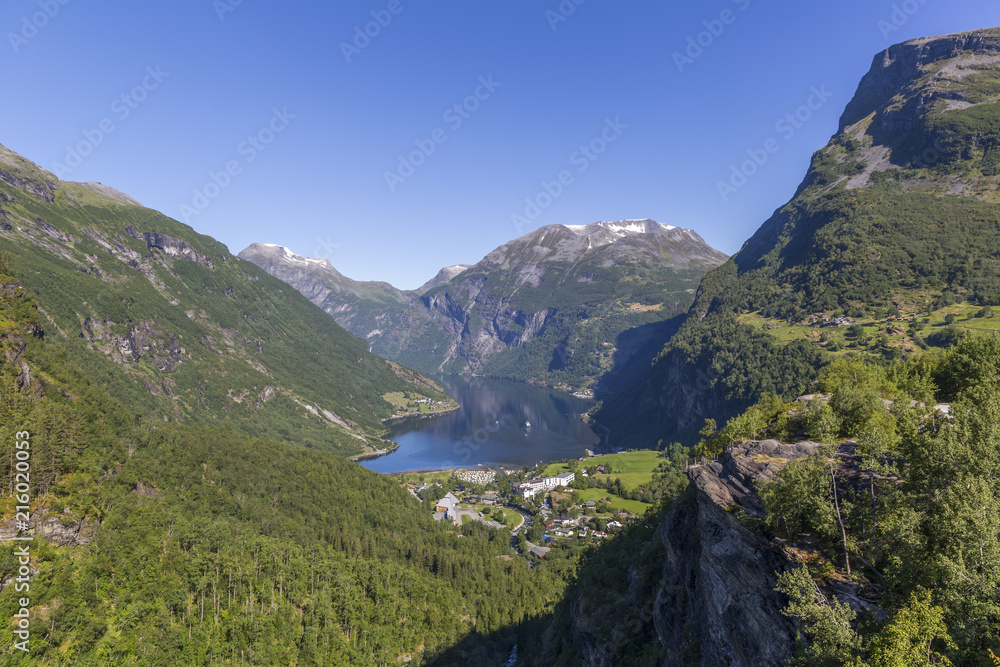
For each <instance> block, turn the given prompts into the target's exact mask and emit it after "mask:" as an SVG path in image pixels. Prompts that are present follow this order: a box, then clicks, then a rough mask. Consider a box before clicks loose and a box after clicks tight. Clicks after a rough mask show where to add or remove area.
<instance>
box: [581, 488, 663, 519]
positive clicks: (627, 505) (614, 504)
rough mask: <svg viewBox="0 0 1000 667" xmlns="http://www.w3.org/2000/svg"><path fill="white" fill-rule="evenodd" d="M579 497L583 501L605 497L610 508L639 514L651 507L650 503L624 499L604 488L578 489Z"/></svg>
mask: <svg viewBox="0 0 1000 667" xmlns="http://www.w3.org/2000/svg"><path fill="white" fill-rule="evenodd" d="M580 498H581V499H582V500H583V502H586V501H588V500H595V501H596V500H600V499H601V498H607V499H608V500H610V501H611V509H615V510H624V511H626V512H631V513H632V514H638V515H639V516H642V515H643V514H645V512H646V509H648V508H650V507H652V505H650V504H648V503H643V502H639V501H638V500H624V499H622V498H619V497H618V496H616V495H615V494H613V493H608V492H607V491H605V490H604V489H584V490H583V491H580Z"/></svg>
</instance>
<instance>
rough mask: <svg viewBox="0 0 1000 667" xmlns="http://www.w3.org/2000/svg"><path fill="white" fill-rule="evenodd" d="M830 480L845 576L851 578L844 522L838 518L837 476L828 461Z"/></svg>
mask: <svg viewBox="0 0 1000 667" xmlns="http://www.w3.org/2000/svg"><path fill="white" fill-rule="evenodd" d="M830 479H832V480H833V506H834V507H835V508H836V509H837V523H839V524H840V537H841V539H843V540H844V563H845V564H846V565H847V576H851V557H850V555H849V554H848V552H847V530H846V529H845V528H844V520H843V518H841V516H840V500H838V498H837V475H836V473H835V469H834V466H833V461H830Z"/></svg>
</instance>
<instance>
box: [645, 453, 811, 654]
mask: <svg viewBox="0 0 1000 667" xmlns="http://www.w3.org/2000/svg"><path fill="white" fill-rule="evenodd" d="M818 447H819V445H817V444H815V443H799V444H795V445H782V444H779V443H778V442H777V441H773V440H768V441H764V442H751V443H747V444H745V445H740V446H737V447H734V448H732V449H731V450H729V451H727V452H726V453H725V454H723V456H722V457H721V458H720V459H719V460H717V461H712V462H710V463H707V464H705V465H701V466H694V467H692V468H691V469H690V471H689V476H690V477H691V481H692V483H693V486H694V488H695V492H694V494H693V497H692V498H690V499H688V500H687V501H686V502H682V503H679V504H678V506H677V507H676V508H675V509H674V511H673V512H672V513H671V514H670V515H669V516H668V517H667V519H666V521H664V522H663V524H662V525H661V527H660V530H659V533H658V536H659V538H660V539H662V540H663V545H664V546H665V547H666V550H667V555H666V565H665V567H664V570H663V580H662V583H661V588H660V593H659V594H658V595H657V597H656V602H655V605H656V606H655V611H654V615H653V619H654V624H655V626H656V633H657V636H658V637H659V639H660V641H661V642H662V643H663V645H664V647H666V650H667V654H668V659H667V660H666V662H665V663H664V665H665V667H673V666H675V665H676V666H678V667H679V666H680V665H684V664H688V663H686V662H685V656H688V657H689V656H691V655H695V654H697V655H700V657H701V660H700V664H701V665H703V666H704V667H716V666H718V667H722V666H726V667H758V666H759V665H782V664H784V663H785V661H786V660H787V659H788V658H790V657H791V655H792V651H793V650H794V648H795V639H796V635H797V630H796V628H795V625H794V623H793V622H792V621H791V620H790V619H788V618H787V617H785V616H783V615H782V613H781V609H782V607H783V605H784V600H783V599H782V596H781V595H780V594H779V593H776V592H774V587H775V585H776V579H775V573H776V572H781V571H784V570H785V569H787V568H789V567H791V566H792V565H793V564H794V563H793V561H791V560H790V559H789V556H788V555H787V554H786V553H785V552H784V551H783V550H782V549H781V547H780V546H778V545H776V544H774V543H773V542H771V541H770V540H769V539H768V538H767V537H766V536H765V535H764V534H763V533H762V532H761V531H759V530H755V529H751V528H748V527H747V526H746V525H744V523H743V522H742V521H741V520H740V518H739V514H740V512H739V510H742V511H743V512H745V513H746V514H748V515H750V516H753V517H756V518H763V517H764V507H763V504H762V503H761V501H760V498H759V497H758V496H757V493H756V491H755V485H756V484H757V483H759V482H760V481H763V480H767V479H770V478H771V477H772V476H773V475H774V474H775V472H777V471H778V470H780V468H781V466H782V465H783V464H784V463H787V462H788V461H790V460H794V459H797V458H802V457H805V456H808V455H809V454H811V453H812V452H814V451H816V449H817V448H818ZM737 508H738V509H737Z"/></svg>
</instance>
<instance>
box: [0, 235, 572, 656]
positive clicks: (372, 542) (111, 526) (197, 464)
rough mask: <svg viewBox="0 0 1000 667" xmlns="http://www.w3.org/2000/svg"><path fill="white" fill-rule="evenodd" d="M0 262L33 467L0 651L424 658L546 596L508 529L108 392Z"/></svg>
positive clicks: (1, 386)
mask: <svg viewBox="0 0 1000 667" xmlns="http://www.w3.org/2000/svg"><path fill="white" fill-rule="evenodd" d="M8 264H9V260H8V258H7V257H6V255H5V254H0V459H2V463H0V465H2V467H3V471H2V474H3V475H4V479H6V480H14V475H15V470H16V467H15V463H14V462H15V457H14V452H15V451H19V452H27V454H26V455H25V456H21V455H20V454H18V457H17V460H18V461H21V462H22V463H23V464H24V466H27V468H28V475H27V476H26V477H25V478H28V479H30V482H28V483H26V484H25V486H26V489H20V490H19V493H20V494H24V495H26V496H28V498H27V499H25V498H17V499H16V498H15V497H14V496H12V495H11V494H10V490H9V489H8V487H7V486H6V485H5V490H4V492H3V495H2V496H0V541H2V542H3V543H4V548H3V549H2V553H0V567H2V569H3V571H4V572H5V573H11V572H17V571H18V568H19V567H20V565H21V564H22V563H20V562H19V560H18V558H19V556H17V555H16V554H15V547H17V548H20V547H26V548H27V549H28V551H29V558H28V560H27V565H26V567H27V568H28V569H29V572H30V574H29V577H28V582H27V583H28V588H24V587H20V588H18V589H15V585H14V582H12V581H11V580H10V579H8V580H7V582H6V584H5V585H4V586H3V587H2V590H0V613H3V614H5V615H6V617H7V618H13V617H14V615H15V614H17V613H19V610H20V609H21V608H25V609H27V610H28V619H29V621H28V622H29V628H30V639H29V640H28V646H27V648H28V652H26V653H23V652H22V651H21V650H19V649H18V648H16V647H15V646H14V645H13V643H12V642H11V641H8V642H6V643H5V645H4V646H3V647H2V648H0V656H2V658H0V661H2V662H3V663H4V664H7V665H29V664H30V665H69V664H73V665H108V664H115V665H117V664H134V665H165V664H169V665H237V664H261V665H277V664H282V665H288V664H301V665H304V664H330V665H340V664H352V665H372V666H374V665H387V664H399V663H400V662H407V663H410V664H414V665H420V664H427V662H428V661H431V660H433V659H434V657H435V656H436V655H437V654H438V653H441V652H444V651H445V650H447V649H449V648H450V647H451V646H453V645H455V644H456V643H459V642H460V641H463V640H465V641H475V643H476V644H477V645H479V646H480V647H481V648H482V649H483V651H485V652H486V654H487V655H497V656H499V655H506V654H508V653H509V652H510V649H511V646H512V644H513V643H514V642H515V641H517V639H516V635H515V634H514V630H513V628H514V627H515V626H516V625H517V624H518V623H519V622H521V621H522V620H524V619H526V618H529V617H531V616H533V615H535V614H539V613H541V612H544V611H545V610H546V609H547V608H549V603H548V600H550V599H553V598H554V597H556V596H557V595H558V593H559V588H560V585H559V584H558V579H557V578H555V577H553V576H551V575H549V574H546V573H545V572H543V570H544V568H535V569H534V570H531V569H529V567H528V565H527V563H526V562H525V561H524V560H523V559H520V558H517V559H511V558H510V557H509V553H510V547H509V540H510V534H509V533H508V532H504V531H492V530H490V529H488V528H486V527H485V526H484V525H482V524H475V525H472V526H466V527H463V528H462V529H461V531H462V534H461V535H460V534H459V532H458V530H457V529H454V528H450V527H446V526H445V525H443V524H440V523H437V522H435V521H433V520H432V518H431V514H432V509H431V508H428V507H425V506H422V505H421V504H420V503H419V502H418V501H416V500H415V499H414V498H412V497H411V496H410V494H408V493H407V492H406V491H405V490H404V489H403V488H402V487H400V486H399V485H398V484H397V483H396V482H394V481H392V480H389V479H388V478H385V477H383V476H381V475H378V474H376V473H372V472H370V471H368V470H366V469H364V468H362V467H361V466H359V465H357V464H355V463H351V462H348V461H346V460H344V459H343V458H341V457H338V456H335V455H333V454H331V453H328V452H321V451H314V450H309V449H307V448H304V447H299V446H295V445H288V444H285V443H280V442H277V441H272V440H263V439H257V438H252V437H249V436H246V435H244V434H242V433H240V432H238V431H237V430H235V429H233V428H231V427H230V426H229V425H225V426H222V427H220V426H202V425H194V424H190V423H187V424H183V423H179V422H176V421H171V422H164V421H163V420H162V418H160V417H159V416H158V415H157V414H155V413H151V412H144V411H138V410H136V409H135V406H134V405H132V404H130V403H128V402H126V401H121V400H118V399H117V398H115V397H113V396H111V395H110V394H109V393H108V392H107V391H106V390H105V385H106V383H105V379H104V378H102V377H99V376H98V377H95V376H92V375H91V373H90V371H89V370H88V369H85V368H81V367H80V366H78V365H77V364H76V359H77V357H78V355H77V353H76V350H75V349H74V345H73V344H72V343H71V342H70V341H68V340H67V339H64V338H62V337H61V336H60V335H59V334H58V333H53V327H52V325H50V324H46V322H45V315H44V314H42V313H41V312H39V311H38V310H37V306H36V304H35V303H34V301H33V300H32V299H31V297H30V296H29V295H28V294H27V292H26V291H25V290H24V289H23V288H22V287H21V286H20V285H19V284H18V283H17V282H16V281H15V280H14V279H13V278H12V277H11V276H10V275H8V271H9V266H8ZM323 317H326V316H325V315H324V316H323ZM16 434H17V435H18V437H17V438H15V435H16ZM15 442H25V443H28V445H27V447H21V446H18V447H17V448H16V449H15ZM22 471H23V467H22ZM22 479H24V478H22ZM19 481H21V480H19ZM25 500H28V502H27V504H28V505H29V506H30V510H29V514H30V519H28V524H29V527H28V528H27V529H25V528H24V527H23V526H22V527H19V526H18V525H17V523H16V521H15V511H19V510H17V507H16V505H18V504H25ZM15 536H19V537H25V536H30V537H32V538H33V539H32V540H31V541H19V542H14V541H13V538H14V537H15ZM504 557H506V558H504ZM22 598H23V599H27V602H22ZM477 633H482V634H483V635H486V634H489V633H493V634H492V637H491V638H490V639H489V640H488V641H485V642H484V640H475V637H476V635H477ZM484 664H489V663H484Z"/></svg>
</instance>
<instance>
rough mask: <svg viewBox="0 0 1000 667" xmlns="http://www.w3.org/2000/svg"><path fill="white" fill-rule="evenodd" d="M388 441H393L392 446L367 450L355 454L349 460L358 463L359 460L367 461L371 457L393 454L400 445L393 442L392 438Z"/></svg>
mask: <svg viewBox="0 0 1000 667" xmlns="http://www.w3.org/2000/svg"><path fill="white" fill-rule="evenodd" d="M386 442H390V443H392V445H393V446H392V447H386V448H385V449H377V450H375V451H374V452H366V453H364V454H355V455H354V456H352V457H351V458H349V459H347V460H348V461H354V462H355V463H358V462H359V461H367V460H369V459H377V458H379V457H382V456H385V455H386V454H392V453H393V452H394V451H396V450H397V449H399V445H397V444H396V443H395V442H392V440H387V441H386Z"/></svg>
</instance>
